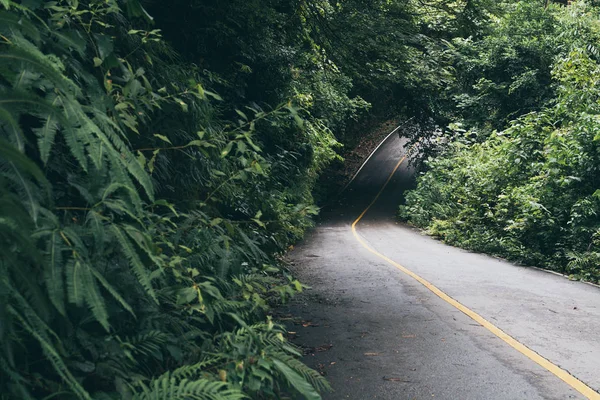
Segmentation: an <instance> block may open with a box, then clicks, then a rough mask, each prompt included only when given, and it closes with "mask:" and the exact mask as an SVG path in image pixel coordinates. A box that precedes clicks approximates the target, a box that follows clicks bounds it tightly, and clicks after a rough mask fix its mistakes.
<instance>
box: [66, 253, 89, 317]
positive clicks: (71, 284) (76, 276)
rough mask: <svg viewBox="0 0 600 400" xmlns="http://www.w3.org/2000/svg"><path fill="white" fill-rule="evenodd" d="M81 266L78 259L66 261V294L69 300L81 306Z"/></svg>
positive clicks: (82, 281)
mask: <svg viewBox="0 0 600 400" xmlns="http://www.w3.org/2000/svg"><path fill="white" fill-rule="evenodd" d="M82 270H83V267H82V265H81V262H80V261H79V260H69V262H67V269H66V277H67V295H68V297H69V301H70V302H71V303H73V304H76V305H77V306H79V307H81V306H83V303H84V300H85V297H84V290H85V289H86V288H85V286H84V280H83V271H82Z"/></svg>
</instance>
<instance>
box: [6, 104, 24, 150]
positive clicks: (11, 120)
mask: <svg viewBox="0 0 600 400" xmlns="http://www.w3.org/2000/svg"><path fill="white" fill-rule="evenodd" d="M17 120H18V117H17V118H15V117H13V115H12V114H11V113H10V112H9V111H8V110H7V109H6V108H2V107H0V121H3V122H4V123H5V124H6V125H7V126H8V130H9V131H10V132H11V135H10V136H11V137H12V138H14V140H13V143H14V144H15V146H16V147H17V149H19V151H20V152H21V153H23V152H24V151H25V142H26V139H25V135H24V134H23V131H22V130H21V126H20V125H19V123H18V122H17Z"/></svg>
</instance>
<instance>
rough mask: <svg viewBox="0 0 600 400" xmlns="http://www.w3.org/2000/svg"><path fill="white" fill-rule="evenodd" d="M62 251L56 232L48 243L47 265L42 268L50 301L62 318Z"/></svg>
mask: <svg viewBox="0 0 600 400" xmlns="http://www.w3.org/2000/svg"><path fill="white" fill-rule="evenodd" d="M62 250H63V246H62V239H61V238H60V237H59V234H58V232H57V231H54V232H53V233H52V234H51V236H50V240H49V241H48V265H47V266H46V267H45V268H44V281H45V283H46V290H48V296H49V297H50V301H51V302H52V304H53V305H54V307H56V309H57V310H58V311H59V312H60V313H61V314H62V315H63V316H66V315H67V313H66V310H65V294H64V287H63V282H64V277H63V263H62V261H63V260H62Z"/></svg>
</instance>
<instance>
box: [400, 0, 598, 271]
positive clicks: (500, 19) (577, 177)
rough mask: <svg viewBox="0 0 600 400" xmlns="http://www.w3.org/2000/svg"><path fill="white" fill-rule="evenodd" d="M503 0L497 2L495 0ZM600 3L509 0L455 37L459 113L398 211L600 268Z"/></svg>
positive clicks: (525, 251)
mask: <svg viewBox="0 0 600 400" xmlns="http://www.w3.org/2000/svg"><path fill="white" fill-rule="evenodd" d="M497 11H498V10H497ZM599 49H600V9H598V8H596V7H593V6H592V5H590V4H586V3H583V2H580V3H573V4H571V5H569V6H568V7H565V6H563V5H556V4H552V3H551V4H548V5H547V7H544V4H541V3H540V2H532V1H520V2H514V3H513V2H509V3H505V4H503V5H502V7H501V10H499V12H496V13H495V14H493V15H492V14H490V18H489V24H487V25H486V26H485V28H484V31H483V34H482V35H481V37H479V38H467V39H464V38H457V39H455V40H454V41H453V42H452V43H449V50H448V51H449V52H450V53H451V54H450V55H449V56H448V60H449V62H448V64H447V66H448V67H452V68H453V70H454V79H455V80H454V84H453V85H451V87H450V88H449V89H448V93H447V94H446V95H445V96H446V98H447V99H453V101H454V104H455V106H454V111H455V112H454V119H453V121H452V123H450V124H449V127H448V128H447V129H443V130H442V129H440V130H439V131H438V132H436V134H435V135H433V138H432V140H431V142H432V144H433V147H434V149H432V148H429V151H430V153H431V152H433V153H434V154H436V155H437V156H436V157H433V156H430V157H429V158H428V159H427V160H426V161H425V164H426V165H425V169H426V172H425V173H424V174H423V175H421V176H420V177H419V179H418V187H417V188H416V189H415V190H414V191H412V192H410V193H408V195H407V199H406V204H405V205H403V206H402V207H401V210H400V213H401V216H402V217H403V218H404V219H406V220H408V221H410V222H411V223H413V224H415V225H417V226H420V227H424V228H427V229H428V230H429V232H430V233H431V234H433V235H436V236H439V237H441V238H442V239H444V240H445V241H447V242H449V243H452V244H456V245H459V246H462V247H465V248H468V249H472V250H475V251H483V252H488V253H491V254H496V255H500V256H503V257H507V258H509V259H511V260H516V261H518V262H522V263H525V264H529V265H534V266H538V267H545V268H549V269H552V270H555V271H560V272H563V273H566V274H569V275H572V276H573V277H574V278H578V279H585V280H589V281H593V282H598V281H599V280H600V216H599V214H600V130H599V129H600V124H599V122H600V121H599V120H598V116H599V112H600V110H599V108H598V104H600V103H599V100H600V98H599V94H600V91H599V82H598V76H599V75H598V73H599V72H600V57H599V56H600V52H599Z"/></svg>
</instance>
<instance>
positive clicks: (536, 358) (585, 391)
mask: <svg viewBox="0 0 600 400" xmlns="http://www.w3.org/2000/svg"><path fill="white" fill-rule="evenodd" d="M417 144H418V142H417V143H415V144H414V145H413V146H411V148H410V149H409V150H408V153H410V152H411V151H412V150H413V149H414V147H415V146H416V145H417ZM406 157H407V156H406V155H405V156H403V157H402V158H401V159H400V161H398V164H396V166H395V167H394V170H393V171H392V173H391V174H390V176H389V177H388V179H387V181H385V183H384V184H383V186H382V187H381V189H380V190H379V192H378V193H377V195H376V196H375V198H374V199H373V201H372V202H371V204H369V205H368V206H367V208H365V210H364V211H363V212H362V213H361V214H360V215H359V216H358V218H356V220H355V221H354V222H353V223H352V234H353V235H354V237H355V238H356V240H358V242H359V243H360V244H361V245H362V246H363V247H364V248H365V249H367V250H368V251H369V252H371V253H373V254H374V255H376V256H377V257H379V258H381V259H382V260H385V261H386V262H388V263H389V264H391V265H393V266H394V267H396V268H397V269H399V270H400V271H402V272H404V273H405V274H406V275H408V276H410V277H411V278H414V279H415V280H416V281H417V282H419V283H420V284H422V285H423V286H425V287H426V288H427V289H429V290H430V291H432V292H433V293H434V294H435V295H436V296H438V297H439V298H441V299H442V300H444V301H445V302H446V303H448V304H450V305H451V306H453V307H455V308H456V309H458V310H459V311H461V312H463V313H464V314H466V315H467V316H469V317H470V318H471V319H472V320H474V321H475V322H477V323H478V324H480V325H481V326H483V327H484V328H486V329H487V330H488V331H490V332H492V333H493V334H494V335H496V336H497V337H498V338H500V339H502V340H503V341H504V342H506V343H507V344H508V345H509V346H511V347H512V348H514V349H515V350H517V351H518V352H519V353H521V354H523V355H524V356H525V357H527V358H529V359H530V360H532V361H533V362H535V363H536V364H538V365H540V366H541V367H543V368H545V369H546V370H548V371H549V372H551V373H552V374H554V375H556V376H557V377H558V378H560V379H561V380H563V381H564V382H565V383H566V384H568V385H569V386H571V387H572V388H573V389H575V390H577V391H578V392H579V393H581V394H582V395H584V396H585V397H586V398H588V399H589V400H600V393H598V392H596V391H595V390H594V389H592V388H591V387H589V386H588V385H586V384H585V383H583V382H581V381H580V380H579V379H577V378H575V377H574V376H573V375H571V374H570V373H568V372H567V371H565V370H564V369H562V368H560V367H559V366H557V365H556V364H553V363H552V362H551V361H549V360H547V359H545V358H544V357H542V356H541V355H539V354H538V353H536V352H535V351H533V350H531V349H530V348H529V347H527V346H525V345H524V344H523V343H521V342H519V341H518V340H516V339H515V338H513V337H512V336H510V335H509V334H507V333H506V332H504V331H503V330H502V329H500V328H498V327H497V326H496V325H494V324H492V323H491V322H489V321H488V320H486V319H485V318H483V317H482V316H481V315H479V314H477V313H476V312H475V311H473V310H471V309H470V308H468V307H466V306H464V305H463V304H461V303H459V302H458V301H456V300H454V299H453V298H452V297H450V296H449V295H447V294H446V293H444V292H443V291H441V290H440V289H438V288H437V287H436V286H435V285H433V284H432V283H431V282H429V281H427V280H426V279H424V278H422V277H421V276H419V275H417V274H415V273H414V272H412V271H411V270H409V269H407V268H406V267H403V266H402V265H400V264H398V263H397V262H395V261H394V260H392V259H391V258H388V257H386V256H384V255H383V254H381V253H380V252H378V251H377V250H375V249H373V248H372V247H371V246H369V245H368V244H367V243H366V242H365V241H364V240H363V238H361V237H360V235H359V234H358V232H357V231H356V225H357V224H358V223H359V222H360V220H361V219H362V218H363V217H364V216H365V214H366V213H367V212H368V211H369V209H370V208H371V207H372V206H373V205H374V204H375V203H376V202H377V200H379V197H380V196H381V194H382V193H383V191H384V190H385V188H386V187H387V185H388V184H389V183H390V181H391V180H392V178H393V176H394V175H395V174H396V171H398V168H400V166H401V165H402V163H403V162H404V161H405V160H406Z"/></svg>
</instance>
